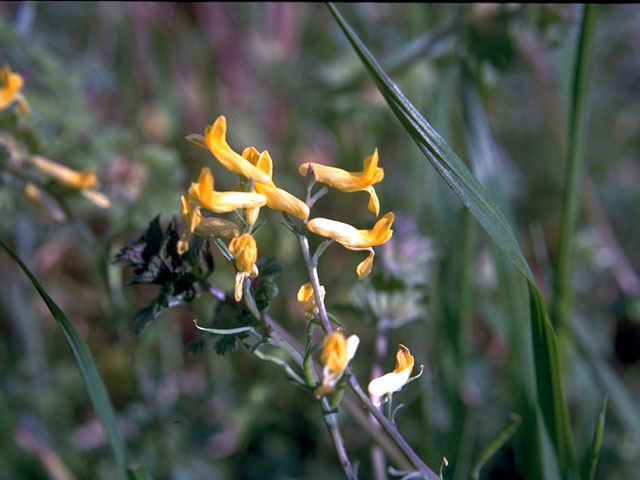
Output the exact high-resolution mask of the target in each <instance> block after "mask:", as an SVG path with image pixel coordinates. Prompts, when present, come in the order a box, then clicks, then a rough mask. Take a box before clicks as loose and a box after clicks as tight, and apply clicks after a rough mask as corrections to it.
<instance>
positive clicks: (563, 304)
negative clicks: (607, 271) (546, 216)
mask: <svg viewBox="0 0 640 480" xmlns="http://www.w3.org/2000/svg"><path fill="white" fill-rule="evenodd" d="M583 9H584V10H583V13H582V26H581V29H580V38H579V41H578V48H577V51H576V59H575V69H574V77H573V90H572V97H571V118H570V119H569V129H570V138H569V151H568V153H567V166H566V168H567V175H566V178H565V185H564V198H563V203H562V206H563V210H562V225H561V230H560V232H561V233H560V241H559V245H558V256H557V259H556V264H555V272H554V278H553V292H554V296H553V301H552V303H551V320H552V321H553V325H554V326H555V327H556V328H557V327H559V326H560V327H562V330H560V333H562V334H563V335H564V334H566V333H567V321H568V318H569V315H570V312H571V304H572V301H573V288H572V284H573V281H572V277H573V252H574V245H575V239H574V236H575V229H576V220H577V218H578V203H579V197H580V178H581V174H582V164H583V160H584V155H583V154H582V147H583V143H584V134H585V130H586V128H585V127H586V117H587V115H586V104H587V96H588V80H589V73H590V69H589V66H590V63H591V58H592V56H593V44H594V36H595V35H594V31H595V16H596V5H593V4H591V5H584V6H583Z"/></svg>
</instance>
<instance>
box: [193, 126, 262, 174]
mask: <svg viewBox="0 0 640 480" xmlns="http://www.w3.org/2000/svg"><path fill="white" fill-rule="evenodd" d="M204 136H205V143H206V144H207V147H208V148H209V150H210V151H211V153H212V154H213V156H214V157H216V158H217V159H218V161H219V162H220V163H221V164H222V166H223V167H225V168H226V169H227V170H231V171H232V172H235V173H239V174H240V175H244V176H245V177H247V178H251V179H252V180H253V181H254V182H256V183H269V180H270V179H269V177H268V176H267V174H266V173H264V172H263V171H261V170H259V169H258V168H256V167H255V165H252V164H251V162H248V161H247V159H246V158H243V157H242V156H241V155H238V154H237V153H236V152H234V151H233V150H232V149H231V147H230V146H229V144H228V143H227V140H226V136H227V119H226V118H225V117H224V115H220V116H219V117H218V118H217V119H216V121H215V122H214V123H213V125H209V126H208V127H207V128H206V130H205V133H204Z"/></svg>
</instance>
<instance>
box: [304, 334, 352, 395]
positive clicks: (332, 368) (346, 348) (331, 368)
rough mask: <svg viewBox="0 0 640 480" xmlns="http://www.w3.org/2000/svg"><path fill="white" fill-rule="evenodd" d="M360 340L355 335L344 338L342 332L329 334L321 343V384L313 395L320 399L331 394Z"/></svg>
mask: <svg viewBox="0 0 640 480" xmlns="http://www.w3.org/2000/svg"><path fill="white" fill-rule="evenodd" d="M359 344H360V339H359V338H358V336H357V335H351V336H350V337H349V338H346V339H345V338H344V335H343V334H342V332H331V333H330V334H328V335H327V336H326V337H324V341H323V342H322V352H321V353H320V361H321V362H322V363H323V364H324V368H323V370H322V384H321V385H320V386H319V387H318V388H317V389H316V391H315V392H314V395H315V397H316V398H320V397H322V396H323V395H326V394H327V393H329V392H331V391H332V390H333V389H334V387H335V386H336V383H338V381H339V380H340V379H341V378H342V375H343V374H344V370H345V368H347V365H348V364H349V362H350V361H351V359H352V358H353V357H354V355H355V354H356V350H357V349H358V345H359Z"/></svg>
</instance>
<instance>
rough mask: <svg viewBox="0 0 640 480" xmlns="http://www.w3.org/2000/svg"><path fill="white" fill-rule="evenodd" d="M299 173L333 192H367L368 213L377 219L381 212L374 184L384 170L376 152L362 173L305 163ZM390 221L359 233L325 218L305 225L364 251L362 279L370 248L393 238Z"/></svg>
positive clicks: (369, 266) (369, 265)
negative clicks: (311, 177) (379, 165)
mask: <svg viewBox="0 0 640 480" xmlns="http://www.w3.org/2000/svg"><path fill="white" fill-rule="evenodd" d="M299 172H300V174H301V175H305V176H306V175H309V174H310V173H311V174H313V177H314V179H315V181H316V182H320V183H324V184H325V185H328V186H329V187H331V188H335V189H336V190H340V191H343V192H349V193H350V192H360V191H365V192H368V193H369V204H368V208H369V210H370V211H371V212H373V213H375V215H376V216H377V215H378V214H379V213H380V201H379V200H378V196H377V194H376V191H375V189H374V188H373V185H375V184H376V183H379V182H381V181H382V179H383V178H384V170H383V169H382V168H380V167H378V149H375V150H374V152H373V154H372V155H370V156H368V157H367V158H365V159H364V165H363V169H362V172H347V171H345V170H342V169H340V168H336V167H328V166H326V165H321V164H319V163H304V164H302V165H301V166H300V169H299ZM393 219H394V215H393V213H391V212H389V213H387V214H386V215H384V216H383V217H382V218H381V219H380V220H378V221H377V222H376V224H375V225H374V226H373V228H372V229H371V230H358V229H356V228H355V227H353V226H351V225H349V224H348V223H343V222H338V221H336V220H330V219H328V218H313V219H311V220H309V221H308V222H307V228H308V229H309V230H310V231H312V232H313V233H315V234H316V235H320V236H322V237H327V238H330V239H333V240H335V241H336V242H338V243H339V244H340V245H342V246H343V247H345V248H348V249H349V250H367V251H368V252H369V255H368V256H367V258H366V259H365V260H363V261H362V262H360V264H358V266H357V268H356V273H357V274H358V279H359V280H362V279H363V278H365V277H366V276H367V275H369V273H371V269H372V268H373V257H374V255H375V252H374V251H373V247H376V246H379V245H382V244H383V243H386V242H387V241H388V240H389V239H390V238H391V236H392V235H393V230H391V225H392V224H393Z"/></svg>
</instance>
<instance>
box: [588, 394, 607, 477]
mask: <svg viewBox="0 0 640 480" xmlns="http://www.w3.org/2000/svg"><path fill="white" fill-rule="evenodd" d="M607 397H608V395H605V396H604V400H603V401H602V407H601V408H600V413H599V414H598V420H597V422H596V430H595V432H593V441H592V442H591V451H590V455H589V463H588V470H587V474H586V475H585V476H584V478H586V479H587V480H595V478H596V468H597V467H598V459H599V458H600V450H601V449H602V439H603V437H604V419H605V413H606V411H607Z"/></svg>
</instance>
